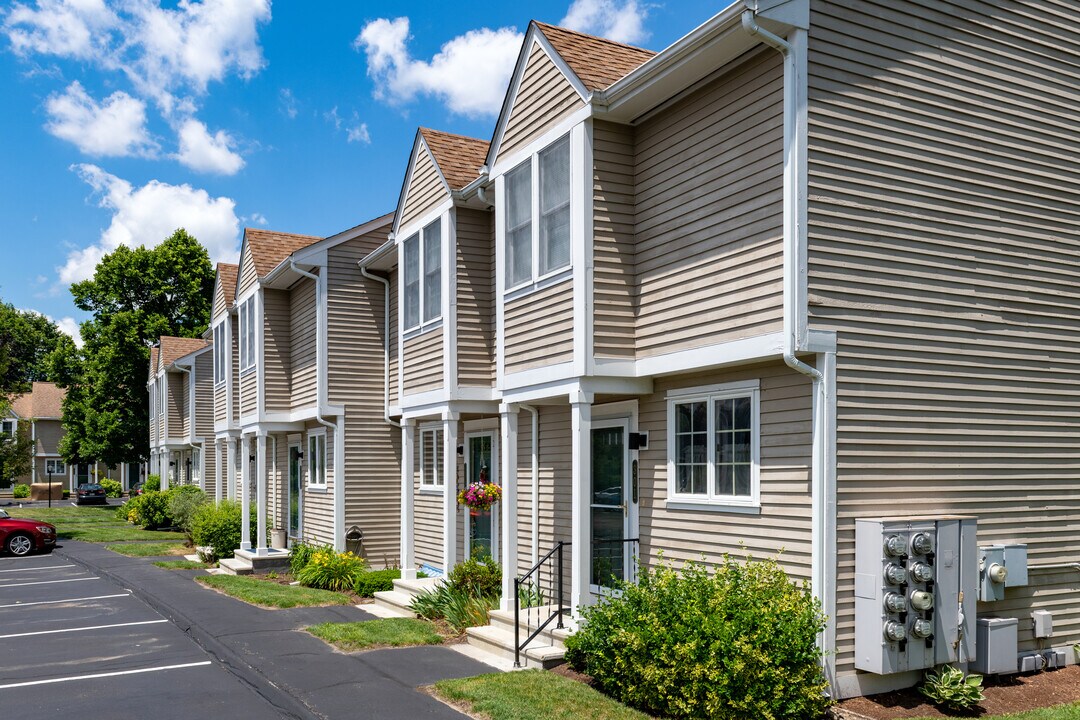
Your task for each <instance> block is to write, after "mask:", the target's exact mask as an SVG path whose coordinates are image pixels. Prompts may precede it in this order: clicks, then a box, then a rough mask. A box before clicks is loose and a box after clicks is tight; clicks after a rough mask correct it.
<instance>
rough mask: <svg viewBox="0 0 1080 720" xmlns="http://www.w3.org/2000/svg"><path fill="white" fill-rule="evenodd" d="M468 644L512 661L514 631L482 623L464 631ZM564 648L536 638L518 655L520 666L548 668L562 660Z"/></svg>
mask: <svg viewBox="0 0 1080 720" xmlns="http://www.w3.org/2000/svg"><path fill="white" fill-rule="evenodd" d="M465 634H466V635H467V636H468V639H469V644H470V645H472V646H473V647H475V648H477V649H478V650H482V651H484V652H488V653H491V654H492V655H495V656H496V657H500V658H503V659H506V660H510V661H513V659H514V633H513V632H511V631H510V630H506V629H504V628H501V627H495V626H493V625H483V626H481V627H472V628H469V629H467V630H466V631H465ZM565 654H566V648H562V647H555V646H553V645H551V644H550V643H549V642H545V641H543V640H541V639H540V638H537V639H536V640H534V641H533V642H532V643H530V644H529V646H528V647H526V648H525V650H524V651H523V652H522V653H521V654H520V655H519V658H518V661H519V662H520V663H521V667H532V668H540V669H544V670H546V669H549V668H552V667H555V666H556V665H558V664H560V663H561V662H562V661H563V656H564V655H565Z"/></svg>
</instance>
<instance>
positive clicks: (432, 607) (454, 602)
mask: <svg viewBox="0 0 1080 720" xmlns="http://www.w3.org/2000/svg"><path fill="white" fill-rule="evenodd" d="M498 606H499V599H498V597H497V596H496V597H490V596H489V597H483V596H479V595H475V594H473V593H472V592H471V591H470V590H469V589H468V588H455V587H453V586H452V585H450V583H448V582H444V583H439V584H438V585H436V586H435V587H434V588H433V589H431V590H425V591H423V592H421V593H420V594H419V595H417V596H416V597H414V598H413V601H412V603H411V604H410V605H409V609H410V610H412V611H413V612H414V613H416V614H417V615H419V616H420V617H422V618H426V619H428V620H446V622H447V623H448V624H449V625H450V626H451V627H453V628H454V629H455V630H457V631H458V632H462V631H464V630H465V628H468V627H476V626H477V625H487V623H488V611H490V610H494V609H495V608H497V607H498Z"/></svg>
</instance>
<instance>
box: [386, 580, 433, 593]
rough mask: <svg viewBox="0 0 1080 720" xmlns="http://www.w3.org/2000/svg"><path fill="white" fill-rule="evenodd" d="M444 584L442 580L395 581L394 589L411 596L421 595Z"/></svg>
mask: <svg viewBox="0 0 1080 720" xmlns="http://www.w3.org/2000/svg"><path fill="white" fill-rule="evenodd" d="M441 582H442V578H415V579H413V580H395V581H394V589H395V590H397V591H398V592H403V593H408V594H409V595H419V594H420V593H421V592H426V591H428V590H433V589H434V588H435V586H436V585H438V584H439V583H441Z"/></svg>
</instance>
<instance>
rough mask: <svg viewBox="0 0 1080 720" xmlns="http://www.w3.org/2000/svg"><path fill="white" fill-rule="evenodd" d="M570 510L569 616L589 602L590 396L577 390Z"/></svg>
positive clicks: (573, 402) (573, 403)
mask: <svg viewBox="0 0 1080 720" xmlns="http://www.w3.org/2000/svg"><path fill="white" fill-rule="evenodd" d="M570 421H571V430H570V445H571V458H572V460H571V468H572V469H571V478H572V480H571V482H572V485H571V487H572V488H573V489H572V491H571V510H570V527H571V528H572V529H571V533H570V606H571V607H572V608H573V617H574V619H577V618H578V617H579V614H578V608H579V607H581V606H582V605H584V604H585V603H587V602H588V601H589V581H590V577H589V571H590V567H589V566H590V562H589V558H590V556H591V548H590V547H589V545H590V537H589V522H590V512H589V508H590V505H591V504H590V502H589V494H590V492H591V490H592V437H591V431H592V397H590V395H589V394H588V393H584V392H581V391H577V392H574V393H571V395H570Z"/></svg>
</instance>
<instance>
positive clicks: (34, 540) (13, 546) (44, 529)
mask: <svg viewBox="0 0 1080 720" xmlns="http://www.w3.org/2000/svg"><path fill="white" fill-rule="evenodd" d="M54 547H56V528H55V527H53V526H52V525H50V524H49V523H47V522H42V521H41V520H30V519H27V518H13V517H11V516H10V515H8V514H7V513H6V512H4V511H3V510H0V548H3V549H4V550H7V551H8V552H9V553H11V554H12V555H19V556H21V555H27V554H29V553H30V552H31V551H32V550H38V551H39V552H43V553H50V552H52V551H53V548H54Z"/></svg>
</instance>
